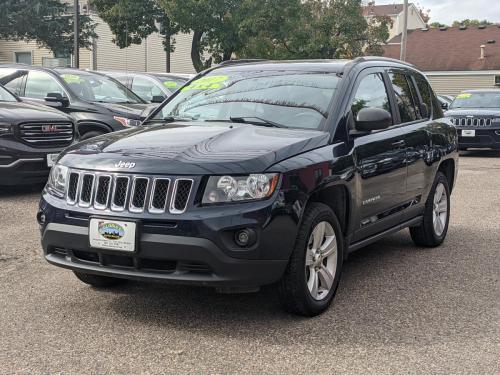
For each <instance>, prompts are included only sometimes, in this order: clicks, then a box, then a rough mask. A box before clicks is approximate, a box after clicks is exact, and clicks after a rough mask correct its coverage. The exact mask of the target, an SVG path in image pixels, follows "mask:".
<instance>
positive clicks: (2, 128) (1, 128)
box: [0, 122, 13, 136]
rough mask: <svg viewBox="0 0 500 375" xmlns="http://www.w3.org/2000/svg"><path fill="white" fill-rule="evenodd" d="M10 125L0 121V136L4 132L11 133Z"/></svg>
mask: <svg viewBox="0 0 500 375" xmlns="http://www.w3.org/2000/svg"><path fill="white" fill-rule="evenodd" d="M12 133H13V132H12V125H11V124H7V123H5V122H0V136H2V135H4V134H12Z"/></svg>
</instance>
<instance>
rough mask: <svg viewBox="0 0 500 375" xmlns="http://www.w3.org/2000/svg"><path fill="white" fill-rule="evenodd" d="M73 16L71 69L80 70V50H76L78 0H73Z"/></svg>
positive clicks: (78, 30)
mask: <svg viewBox="0 0 500 375" xmlns="http://www.w3.org/2000/svg"><path fill="white" fill-rule="evenodd" d="M74 8H75V11H74V14H73V24H74V26H75V29H74V38H73V39H74V40H73V43H74V45H73V67H75V68H77V69H79V68H80V49H79V48H78V44H79V43H78V38H79V37H80V19H79V18H80V17H79V13H80V6H79V4H78V0H74Z"/></svg>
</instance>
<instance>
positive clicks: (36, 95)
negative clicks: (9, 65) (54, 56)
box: [22, 70, 68, 112]
mask: <svg viewBox="0 0 500 375" xmlns="http://www.w3.org/2000/svg"><path fill="white" fill-rule="evenodd" d="M53 93H54V94H60V95H61V96H62V97H63V98H68V95H67V94H66V92H65V91H64V89H63V88H62V86H61V85H60V84H59V83H58V82H57V81H56V79H55V78H54V77H52V76H51V75H50V74H48V73H46V72H41V71H36V70H32V71H30V72H29V73H28V77H27V78H26V83H25V86H24V92H23V96H22V97H23V99H25V100H27V101H31V102H35V103H37V104H43V105H47V106H50V107H54V108H56V109H59V110H61V111H63V112H68V109H67V107H64V106H62V105H61V103H58V102H48V101H46V100H45V98H46V97H47V95H48V94H53Z"/></svg>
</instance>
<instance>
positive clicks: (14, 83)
mask: <svg viewBox="0 0 500 375" xmlns="http://www.w3.org/2000/svg"><path fill="white" fill-rule="evenodd" d="M26 74H27V72H26V71H20V70H13V69H1V70H0V84H2V85H4V86H5V87H6V88H7V89H8V90H9V91H10V92H13V93H14V94H16V95H21V84H22V82H23V78H24V77H25V76H26Z"/></svg>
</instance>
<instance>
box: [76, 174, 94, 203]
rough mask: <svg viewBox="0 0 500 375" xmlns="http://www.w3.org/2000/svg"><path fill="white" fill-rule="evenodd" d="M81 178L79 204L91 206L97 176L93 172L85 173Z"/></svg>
mask: <svg viewBox="0 0 500 375" xmlns="http://www.w3.org/2000/svg"><path fill="white" fill-rule="evenodd" d="M81 180H82V181H81V187H80V194H79V197H80V199H79V201H78V205H79V206H80V207H90V206H91V205H92V198H93V194H94V182H95V176H94V175H93V174H91V173H84V174H83V176H82V177H81Z"/></svg>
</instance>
